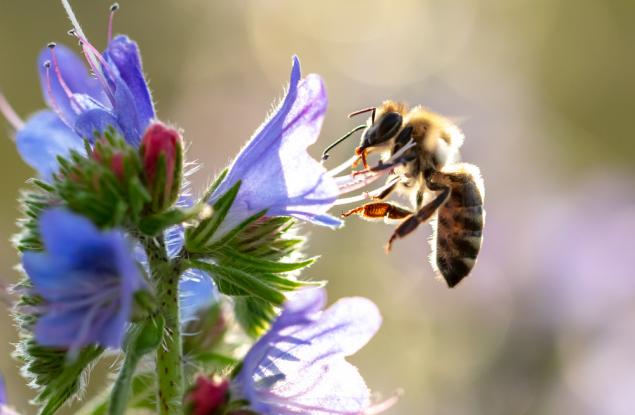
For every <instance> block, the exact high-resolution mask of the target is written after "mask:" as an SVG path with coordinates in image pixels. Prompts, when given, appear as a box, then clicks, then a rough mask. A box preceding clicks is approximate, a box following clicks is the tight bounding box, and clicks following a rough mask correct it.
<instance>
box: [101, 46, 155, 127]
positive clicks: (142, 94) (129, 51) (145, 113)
mask: <svg viewBox="0 0 635 415" xmlns="http://www.w3.org/2000/svg"><path fill="white" fill-rule="evenodd" d="M104 56H105V57H106V59H107V60H108V61H109V62H110V63H112V64H113V65H114V66H115V67H116V68H117V70H118V72H119V76H120V77H121V79H122V80H123V81H124V82H125V84H126V86H127V87H128V89H129V90H130V92H131V94H132V96H133V97H134V103H135V108H136V113H137V117H138V123H139V128H140V133H143V131H145V129H146V127H147V126H148V124H149V123H150V121H151V120H152V119H154V117H155V112H154V105H153V103H152V96H151V95H150V90H149V88H148V84H147V83H146V80H145V78H144V77H143V68H142V65H141V55H140V53H139V47H138V46H137V43H136V42H134V41H132V40H130V39H129V38H128V37H127V36H123V35H120V36H117V37H115V38H114V39H113V40H112V41H111V42H110V43H109V44H108V48H107V49H106V51H105V53H104Z"/></svg>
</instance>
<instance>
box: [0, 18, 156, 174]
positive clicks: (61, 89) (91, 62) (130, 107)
mask: <svg viewBox="0 0 635 415" xmlns="http://www.w3.org/2000/svg"><path fill="white" fill-rule="evenodd" d="M70 17H71V20H73V21H75V19H74V16H70ZM111 22H112V19H111ZM111 30H112V28H109V32H111ZM71 33H72V34H73V35H74V36H76V37H77V38H78V40H79V42H80V45H81V49H82V52H83V55H84V57H85V61H86V62H87V64H88V66H86V65H85V64H84V63H83V62H82V59H80V57H79V56H78V55H76V54H75V53H74V52H73V51H71V50H70V49H68V48H66V47H64V46H62V45H55V44H53V43H51V44H49V46H48V47H47V48H45V49H44V50H43V51H42V52H41V53H40V55H39V57H38V66H39V72H40V83H41V87H42V91H43V94H44V100H45V102H46V103H47V105H48V107H49V109H47V110H43V111H40V112H37V113H35V114H34V115H33V116H31V117H30V118H29V119H28V120H27V121H26V122H25V123H22V122H21V120H20V119H19V117H17V116H16V115H15V113H14V112H13V111H12V110H11V108H10V107H9V106H8V104H7V103H6V101H5V100H4V99H1V98H2V97H0V112H2V113H4V114H5V116H6V118H7V119H8V120H9V121H10V122H11V123H12V124H13V127H14V128H15V130H16V137H15V141H16V145H17V148H18V152H19V153H20V155H21V156H22V158H23V159H24V160H25V161H26V162H27V163H28V164H29V165H30V166H31V167H33V168H34V169H36V170H37V171H38V172H39V173H40V176H42V177H43V178H44V179H50V177H51V175H52V174H53V173H54V172H55V171H57V168H58V165H57V159H56V158H57V156H66V155H68V153H69V152H70V151H71V150H76V151H79V152H80V153H81V152H83V151H84V144H83V139H84V138H86V139H89V140H93V139H94V138H95V134H97V135H99V134H101V133H103V132H104V131H106V130H107V129H109V128H114V129H115V130H116V131H117V132H118V133H119V134H120V135H121V136H123V137H124V138H125V139H126V141H127V142H128V143H129V144H130V145H133V146H139V144H140V142H141V137H142V135H143V133H144V131H145V130H146V128H147V127H148V125H149V123H150V121H151V120H152V119H154V117H155V112H154V105H153V103H152V98H151V96H150V91H149V89H148V85H147V83H146V81H145V79H144V77H143V69H142V66H141V58H140V54H139V49H138V47H137V44H136V43H135V42H134V41H132V40H130V39H129V38H128V37H126V36H117V37H115V38H114V39H110V41H109V43H108V46H107V48H106V50H105V51H104V52H103V54H102V53H100V52H99V51H98V50H97V49H96V48H95V47H94V46H93V45H92V44H91V43H90V42H89V41H88V40H87V39H86V37H85V36H84V34H83V32H82V30H81V28H80V27H79V25H78V24H75V28H74V29H73V30H72V31H71ZM89 69H90V72H89ZM91 72H92V73H93V74H94V75H95V76H94V77H93V76H92V75H91Z"/></svg>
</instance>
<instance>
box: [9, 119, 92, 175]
mask: <svg viewBox="0 0 635 415" xmlns="http://www.w3.org/2000/svg"><path fill="white" fill-rule="evenodd" d="M15 142H16V146H17V148H18V152H19V153H20V156H21V157H22V159H24V161H25V162H26V163H27V164H28V165H29V166H31V167H33V168H34V169H35V170H37V171H38V173H39V174H40V177H42V179H44V180H48V181H50V180H51V176H52V175H53V174H54V173H55V172H57V170H58V169H59V165H58V162H57V157H58V156H61V157H66V156H68V154H69V153H70V151H71V150H75V151H77V152H79V153H81V154H85V152H86V151H85V148H84V144H83V142H82V140H81V139H80V138H79V137H78V136H77V134H75V133H74V132H73V131H72V130H71V129H70V128H68V127H67V126H66V125H65V124H64V123H63V122H62V120H60V118H59V117H58V116H57V115H56V114H55V113H53V112H52V111H40V112H38V113H36V114H34V115H33V116H31V118H29V119H28V120H27V122H26V124H25V125H24V127H23V128H21V129H20V130H19V131H18V132H17V134H16V138H15Z"/></svg>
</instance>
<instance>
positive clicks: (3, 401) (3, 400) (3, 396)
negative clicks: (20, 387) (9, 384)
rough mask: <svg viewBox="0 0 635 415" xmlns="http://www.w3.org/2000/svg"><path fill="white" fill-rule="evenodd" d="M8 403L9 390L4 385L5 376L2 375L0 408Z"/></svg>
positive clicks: (0, 381) (0, 380)
mask: <svg viewBox="0 0 635 415" xmlns="http://www.w3.org/2000/svg"><path fill="white" fill-rule="evenodd" d="M6 403H7V388H6V385H5V384H4V376H2V375H0V408H1V407H2V406H3V405H5V404H6Z"/></svg>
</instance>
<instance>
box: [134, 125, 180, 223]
mask: <svg viewBox="0 0 635 415" xmlns="http://www.w3.org/2000/svg"><path fill="white" fill-rule="evenodd" d="M139 151H140V154H141V159H142V163H143V171H144V175H145V181H146V186H147V188H148V190H149V191H150V194H151V196H152V210H153V211H155V212H157V211H161V210H164V209H166V208H167V207H169V206H170V205H171V204H172V203H174V201H176V198H177V196H178V193H179V188H180V186H181V174H182V170H183V166H182V164H183V140H182V139H181V135H180V134H179V133H178V131H176V130H174V129H172V128H169V127H167V126H166V125H165V124H162V123H160V122H154V123H153V124H151V125H150V126H149V127H148V129H147V130H146V132H145V134H144V135H143V140H142V142H141V147H140V148H139Z"/></svg>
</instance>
